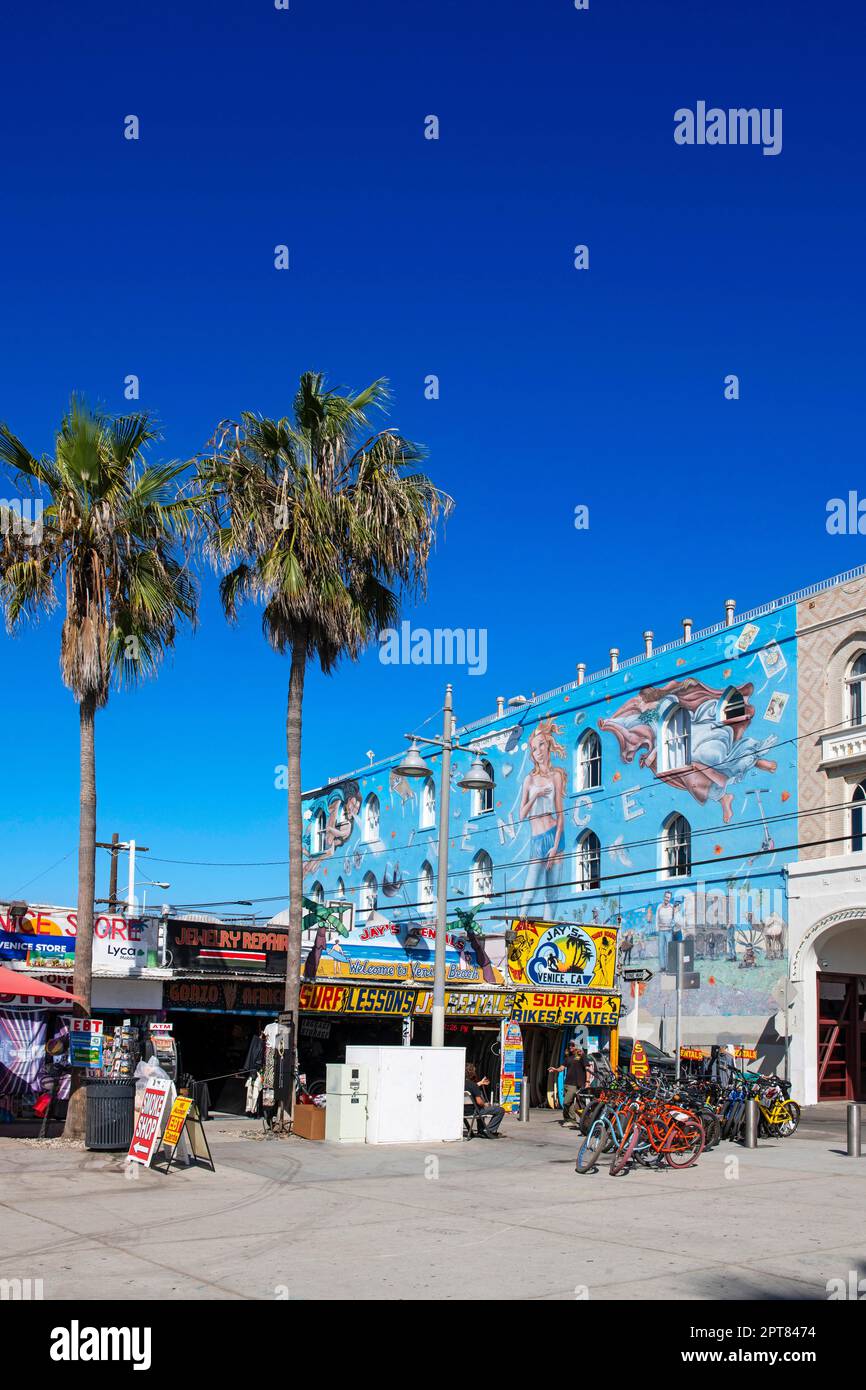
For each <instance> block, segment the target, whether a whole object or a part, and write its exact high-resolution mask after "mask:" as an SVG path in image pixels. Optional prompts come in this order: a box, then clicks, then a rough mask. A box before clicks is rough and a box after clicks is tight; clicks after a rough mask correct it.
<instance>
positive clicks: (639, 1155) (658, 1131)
mask: <svg viewBox="0 0 866 1390" xmlns="http://www.w3.org/2000/svg"><path fill="white" fill-rule="evenodd" d="M628 1112H629V1113H628V1115H627V1117H626V1119H625V1123H624V1125H623V1133H622V1139H621V1140H620V1143H619V1147H618V1148H617V1151H616V1153H615V1154H614V1156H613V1159H612V1161H611V1165H610V1175H611V1177H612V1178H615V1177H618V1176H619V1175H620V1173H624V1172H625V1170H626V1168H627V1167H628V1166H629V1164H630V1163H631V1162H632V1161H633V1160H634V1161H636V1162H638V1163H643V1164H644V1165H645V1166H647V1167H657V1166H659V1165H660V1164H661V1163H666V1164H667V1166H668V1167H669V1168H691V1167H692V1165H693V1164H695V1163H697V1161H698V1159H699V1158H700V1156H701V1154H702V1153H703V1151H704V1143H705V1140H706V1136H705V1133H704V1127H703V1125H702V1123H701V1121H700V1120H699V1119H698V1117H697V1115H695V1114H693V1113H692V1112H691V1111H689V1110H683V1109H682V1108H681V1107H680V1106H678V1105H671V1104H670V1103H666V1102H663V1101H652V1100H648V1099H646V1098H644V1097H636V1098H635V1099H634V1100H633V1101H630V1102H629V1104H628Z"/></svg>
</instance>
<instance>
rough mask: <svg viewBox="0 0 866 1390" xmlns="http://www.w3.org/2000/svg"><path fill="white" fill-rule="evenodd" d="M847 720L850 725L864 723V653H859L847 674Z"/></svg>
mask: <svg viewBox="0 0 866 1390" xmlns="http://www.w3.org/2000/svg"><path fill="white" fill-rule="evenodd" d="M847 684H848V718H849V719H850V721H851V723H852V724H864V723H866V652H861V653H860V655H859V656H858V657H857V659H856V661H854V662H853V663H852V666H851V670H850V671H849V673H848V682H847Z"/></svg>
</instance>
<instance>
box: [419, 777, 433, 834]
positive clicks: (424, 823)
mask: <svg viewBox="0 0 866 1390" xmlns="http://www.w3.org/2000/svg"><path fill="white" fill-rule="evenodd" d="M429 787H432V788H433V802H432V806H431V805H428V799H427V791H428V788H429ZM420 801H421V807H420V811H419V818H418V825H419V828H420V829H421V830H432V829H433V828H434V826H435V825H436V783H435V782H434V780H433V778H432V777H425V779H424V781H423V783H422V785H421V797H420Z"/></svg>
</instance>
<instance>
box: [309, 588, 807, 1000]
mask: <svg viewBox="0 0 866 1390" xmlns="http://www.w3.org/2000/svg"><path fill="white" fill-rule="evenodd" d="M795 624H796V607H795V605H793V604H788V605H786V606H783V607H779V608H776V609H774V610H773V611H772V612H770V613H769V614H767V615H763V616H761V617H758V618H757V619H756V620H754V621H753V622H744V621H742V620H741V621H739V622H737V623H736V624H735V625H734V626H732V627H728V628H722V629H720V630H718V631H715V632H711V633H710V634H709V635H706V636H703V637H696V638H694V639H693V640H692V641H691V642H689V643H679V644H677V645H675V646H674V647H673V648H672V649H670V650H667V651H663V652H661V653H659V654H658V655H654V656H652V657H648V658H645V659H642V660H640V661H638V662H636V663H634V664H631V665H628V666H626V667H624V668H622V669H620V670H618V671H616V672H612V673H610V674H609V675H604V676H602V677H601V678H597V679H593V680H591V681H587V682H585V683H584V684H583V685H582V686H580V687H569V688H567V689H565V690H563V691H562V692H560V693H559V694H555V695H551V696H549V697H548V698H546V699H545V700H543V701H538V702H535V703H533V704H532V705H531V706H525V707H523V708H521V709H518V710H517V711H516V712H515V711H509V712H507V713H506V714H505V715H504V716H503V717H502V718H501V719H494V720H491V721H489V722H487V723H485V724H483V725H482V726H480V727H478V726H476V727H473V728H472V730H471V732H469V733H467V734H465V735H463V736H462V737H461V743H462V744H463V745H464V746H465V745H468V744H471V746H472V748H473V749H478V748H480V749H481V750H482V751H483V756H484V757H485V758H486V759H488V760H489V762H490V764H491V766H492V768H493V774H494V778H495V782H496V787H495V792H494V795H493V808H492V810H490V811H488V812H486V813H484V814H473V812H474V810H475V807H474V805H473V798H472V794H471V793H469V792H465V791H463V790H462V789H460V788H459V787H458V786H457V782H458V781H459V779H460V777H462V776H463V775H464V773H465V772H466V770H467V769H468V766H469V763H470V761H471V755H470V753H469V752H468V751H464V752H461V753H459V754H457V755H456V757H455V759H454V765H453V772H452V784H453V785H452V801H451V817H450V820H451V823H450V826H449V835H450V850H449V855H450V859H449V862H450V881H449V899H450V905H453V907H454V908H457V907H460V906H464V907H474V906H478V904H479V903H480V904H481V906H480V911H479V913H478V917H479V920H480V922H481V923H482V925H485V929H486V930H487V931H502V930H503V929H504V926H505V923H504V922H502V921H500V922H495V921H492V920H491V919H492V918H496V917H499V918H503V917H508V916H511V915H518V914H525V915H530V916H541V917H554V918H556V919H560V920H566V921H568V920H574V921H579V922H580V921H583V922H592V921H600V922H617V920H619V926H620V931H621V933H622V936H621V940H622V938H624V937H629V938H630V939H631V941H632V943H633V945H632V951H631V963H632V964H638V963H644V962H645V964H646V965H647V967H648V968H649V969H651V970H653V971H654V972H655V979H654V980H653V982H652V984H651V985H650V986H649V989H648V991H647V996H646V1001H645V1006H646V1007H647V1008H648V1009H649V1010H650V1012H653V1013H660V1012H663V1011H664V1006H663V1000H662V979H661V973H662V972H661V968H660V961H659V957H660V954H661V955H662V956H663V955H664V953H665V944H666V940H667V937H668V934H669V933H672V932H675V931H676V930H677V929H678V928H680V927H682V928H683V929H685V930H686V931H694V932H695V933H696V938H697V946H698V961H697V968H698V969H699V970H700V972H701V976H702V987H701V989H699V990H696V991H693V992H691V993H690V994H687V995H686V996H685V1012H686V1013H687V1014H689V1013H692V1014H702V1015H735V1016H737V1015H739V1016H742V1015H749V1016H757V1015H768V1014H771V1013H773V1012H775V1011H776V1009H778V1007H779V1003H778V1000H777V999H774V997H773V993H772V991H773V990H774V988H775V987H777V986H778V982H779V980H780V979H781V977H782V975H783V972H784V966H785V949H786V948H785V920H786V910H785V900H784V877H783V873H782V869H783V865H784V864H785V863H786V862H787V860H788V859H791V858H794V857H796V856H795V851H793V850H792V851H789V852H786V850H785V847H786V846H793V845H794V844H795V843H796V840H797V821H796V815H797V743H796V730H797V685H796V638H795ZM527 683H530V688H531V672H530V673H518V674H517V678H516V680H515V685H517V687H518V688H520V686H522V685H526V684H527ZM733 689H739V690H740V691H741V692H742V695H743V699H744V701H745V705H746V714H745V717H744V721H743V723H742V724H741V725H740V726H739V732H738V733H737V734H736V735H735V732H734V729H733V728H732V726H731V725H729V724H726V723H725V722H723V719H722V715H721V707H722V705H723V703H724V700H725V698H726V696H729V695H730V693H731V691H732V690H733ZM677 708H680V709H683V710H685V711H687V713H688V716H689V720H690V725H691V745H692V747H691V758H692V764H693V770H692V771H690V772H687V773H686V774H684V775H674V776H672V777H667V778H666V777H665V776H664V775H660V774H659V768H658V766H657V764H658V763H659V762H660V761H661V758H660V749H659V741H660V739H659V731H660V729H661V727H662V724H663V723H664V721H665V719H666V718H667V717H668V716H669V715H670V714H671V712H673V711H674V710H675V709H677ZM406 722H407V724H409V723H410V722H411V717H407V721H406ZM374 727H375V723H374V722H373V725H372V727H371V733H372V729H373V728H374ZM590 729H592V730H595V732H596V733H597V734H598V735H599V738H600V740H601V751H602V766H601V785H600V786H599V787H598V788H594V789H592V790H586V791H583V790H580V789H579V787H578V781H577V757H576V750H577V747H578V744H579V742H580V740H581V738H582V737H583V736H584V735H585V734H586V732H587V731H588V730H590ZM400 751H402V750H400ZM657 754H659V756H658V757H657V756H656V755H657ZM399 755H400V754H399V752H398V755H397V756H395V758H394V761H393V764H392V767H393V766H396V764H397V763H398V762H399ZM425 756H426V758H427V761H428V763H429V764H430V766H431V767H432V768H433V769H434V773H435V777H436V781H437V784H438V777H439V772H438V767H439V760H438V757H436V756H432V755H431V756H427V753H426V750H425ZM392 767H384V768H374V769H371V770H370V771H369V772H367V773H361V774H360V775H358V776H357V777H356V778H354V779H350V780H349V781H347V782H344V783H342V784H335V785H334V786H332V787H330V788H329V789H328V790H327V791H326V792H324V793H318V794H316V795H313V796H311V797H309V798H308V799H307V801H306V804H305V812H304V814H305V825H306V836H307V846H306V853H307V856H308V857H307V863H306V871H305V891H306V892H307V893H309V892H310V891H311V889H312V887H313V885H314V884H321V886H322V890H323V891H324V895H325V897H326V898H332V897H335V896H337V895H338V893H339V892H340V891H341V888H342V887H344V888H345V893H346V896H348V897H351V898H352V899H353V900H354V901H355V902H356V904H359V903H360V901H361V896H360V895H361V891H362V884H363V880H364V876H365V875H366V874H373V875H374V876H375V878H376V882H377V885H378V897H377V905H378V910H379V912H380V913H381V914H383V915H384V916H386V917H387V918H388V919H389V920H391V921H393V922H397V923H406V924H407V925H408V923H409V922H410V921H418V920H422V921H425V920H426V921H428V922H429V921H430V919H431V918H432V916H433V908H432V906H428V905H425V904H424V902H423V893H422V887H421V879H422V866H423V865H424V863H425V861H426V862H427V863H429V864H430V865H431V866H432V868H433V870H434V873H435V869H436V855H437V834H438V831H437V829H436V828H435V827H434V828H429V829H422V828H421V825H420V818H421V802H422V795H423V783H422V782H420V781H413V782H411V783H409V782H406V781H404V780H402V779H399V778H397V777H395V775H394V773H393V771H392ZM326 772H327V770H326V769H323V773H326ZM557 787H558V788H560V789H561V804H562V823H561V827H560V825H559V823H558V820H557V818H556V814H555V813H556V809H557V805H558V802H559V799H560V798H559V796H557V790H556V789H557ZM535 793H538V796H536V797H535V799H533V796H534V794H535ZM371 794H372V795H375V796H376V797H377V798H378V800H379V804H380V821H379V831H378V836H377V837H376V839H375V841H374V842H372V843H370V842H367V841H365V840H364V837H363V822H364V812H363V806H364V803H365V801H366V799H367V798H368V797H369V796H370V795H371ZM539 798H540V799H539ZM438 807H439V796H438V785H437V797H436V809H437V816H438ZM551 807H552V810H553V814H548V813H547V812H548V808H551ZM317 814H319V815H324V817H325V818H326V820H327V822H328V827H329V829H328V835H327V845H326V847H325V852H323V853H320V854H316V855H313V854H312V852H311V843H310V839H311V833H312V830H313V824H314V818H315V817H316V815H317ZM674 814H679V815H682V816H684V817H685V818H686V819H687V821H688V822H689V825H690V827H691V835H692V842H691V853H692V874H691V876H690V877H688V878H675V879H668V878H666V877H665V876H664V874H663V872H662V869H661V857H660V837H661V836H662V833H663V828H664V825H665V823H666V821H667V820H668V818H669V817H670V816H672V815H674ZM533 815H535V816H536V819H535V823H534V824H533ZM588 830H591V831H592V832H594V833H595V834H596V835H597V836H598V838H599V841H600V843H601V884H600V887H599V889H597V890H590V891H582V889H581V887H580V865H579V843H580V839H581V836H582V835H584V833H585V832H586V831H588ZM533 831H535V832H536V833H535V834H533ZM313 843H315V842H313ZM482 851H483V852H486V853H487V854H488V855H489V856H490V858H491V860H492V862H493V873H492V884H490V885H485V884H479V881H478V879H477V877H474V876H473V870H472V866H473V862H474V861H475V860H476V859H477V856H478V855H479V853H480V852H482ZM554 851H555V852H554ZM479 887H484V888H485V889H487V888H488V887H489V889H490V896H487V895H486V893H485V896H483V897H480V898H479V897H478V895H477V891H474V890H477V889H478V888H479ZM453 920H454V919H453V917H451V915H450V911H449V921H453ZM643 1007H644V1003H643V1002H642V1008H643Z"/></svg>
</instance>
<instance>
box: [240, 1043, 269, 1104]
mask: <svg viewBox="0 0 866 1390" xmlns="http://www.w3.org/2000/svg"><path fill="white" fill-rule="evenodd" d="M264 1066H265V1032H264V1029H262V1031H261V1032H260V1033H255V1034H253V1036H252V1037H251V1038H250V1045H249V1047H248V1048H247V1055H246V1059H245V1061H244V1072H245V1074H246V1106H245V1111H246V1114H247V1115H253V1116H255V1115H257V1114H258V1113H259V1099H260V1097H261V1095H262V1091H263V1089H264Z"/></svg>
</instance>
